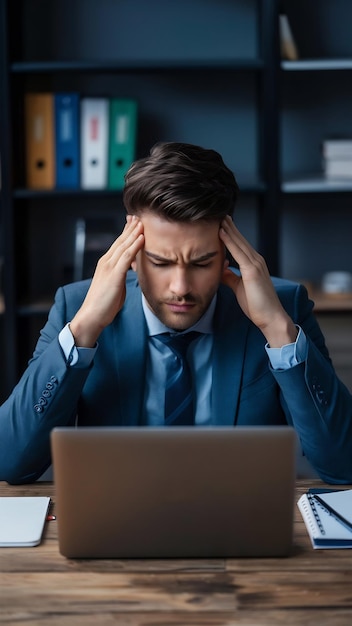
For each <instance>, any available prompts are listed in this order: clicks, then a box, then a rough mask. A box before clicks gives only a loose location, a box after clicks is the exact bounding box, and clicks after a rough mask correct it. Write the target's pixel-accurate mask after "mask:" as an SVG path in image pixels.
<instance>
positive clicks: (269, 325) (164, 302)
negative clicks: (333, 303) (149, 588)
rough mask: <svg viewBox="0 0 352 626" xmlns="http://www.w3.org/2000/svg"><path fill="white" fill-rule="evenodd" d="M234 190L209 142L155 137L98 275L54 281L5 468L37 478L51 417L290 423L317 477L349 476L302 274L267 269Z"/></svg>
mask: <svg viewBox="0 0 352 626" xmlns="http://www.w3.org/2000/svg"><path fill="white" fill-rule="evenodd" d="M237 194H238V187H237V183H236V180H235V177H234V175H233V173H232V172H231V171H230V170H229V169H228V168H227V166H226V165H225V164H224V162H223V160H222V158H221V156H220V155H219V154H218V153H217V152H215V151H213V150H206V149H203V148H200V147H197V146H193V145H190V144H183V143H164V144H157V145H156V146H154V148H153V149H152V150H151V153H150V155H149V156H148V157H147V158H145V159H141V160H138V161H136V162H135V163H134V164H133V165H132V166H131V168H130V169H129V171H128V173H127V175H126V184H125V189H124V203H125V207H126V211H127V218H126V224H125V227H124V230H123V232H122V233H121V234H120V236H119V237H117V239H116V240H115V242H114V243H113V244H112V246H111V248H110V249H109V250H108V251H107V252H106V253H105V254H104V255H103V256H102V257H101V258H100V260H99V261H98V263H97V267H96V270H95V273H94V276H93V278H92V280H87V281H81V282H77V283H73V284H70V285H66V286H64V287H62V288H59V289H58V291H57V294H56V298H55V303H54V305H53V307H52V309H51V311H50V314H49V317H48V321H47V323H46V325H45V326H44V328H43V330H42V332H41V335H40V338H39V340H38V343H37V346H36V348H35V351H34V354H33V357H32V359H31V360H30V362H29V364H28V367H27V370H26V371H25V372H24V374H23V376H22V378H21V380H20V381H19V383H18V384H17V386H16V387H15V389H14V390H13V392H12V394H11V395H10V397H9V398H8V399H7V400H6V401H5V403H4V404H3V405H2V406H1V407H0V479H1V480H6V481H8V482H13V483H18V482H19V483H20V482H31V481H34V480H36V479H37V478H38V477H39V476H40V475H41V474H42V473H43V472H44V471H45V469H46V468H47V467H48V466H49V465H50V462H51V460H50V445H49V437H50V431H51V430H52V428H53V427H55V426H68V425H72V426H78V427H79V426H86V425H88V426H91V425H109V426H111V425H123V426H136V425H147V426H151V427H152V426H160V425H165V427H177V425H178V424H189V425H194V426H195V427H197V426H216V425H226V426H229V425H233V426H235V427H236V426H237V425H271V424H273V425H278V424H291V425H293V426H294V428H295V429H296V432H297V434H298V436H299V439H300V441H301V446H302V449H303V452H304V454H305V455H306V457H307V459H308V460H309V462H310V464H311V465H312V467H313V468H314V469H315V471H316V472H317V473H318V474H319V475H320V476H321V477H322V478H323V479H324V480H326V481H328V482H331V483H351V482H352V419H351V413H352V411H351V395H350V393H349V392H348V390H347V389H346V387H345V386H344V385H343V384H342V383H341V382H340V381H339V379H338V378H337V376H336V373H335V371H334V369H333V366H332V363H331V361H330V358H329V355H328V351H327V348H326V346H325V342H324V337H323V335H322V332H321V330H320V328H319V326H318V324H317V321H316V319H315V317H314V315H313V313H312V307H313V303H312V302H311V301H310V300H309V299H308V297H307V292H306V290H305V288H304V287H303V286H301V285H298V284H296V283H293V282H290V281H286V280H283V279H275V278H273V279H272V278H271V277H270V275H269V272H268V269H267V266H266V264H265V261H264V259H263V258H262V256H261V255H259V254H258V253H257V252H256V251H255V250H254V249H253V248H252V246H251V245H250V244H249V243H248V242H247V241H246V239H245V238H244V237H243V236H242V235H241V233H240V232H239V231H238V229H237V228H236V226H235V224H234V222H233V221H232V217H231V216H232V215H233V209H234V206H235V203H236V199H237ZM226 251H228V252H229V253H230V255H231V257H232V258H233V259H234V260H235V261H236V264H237V266H238V267H237V269H234V268H230V267H229V263H228V260H227V254H226ZM194 331H196V332H194ZM165 338H167V339H165ZM171 339H172V340H174V344H178V346H179V347H178V348H174V347H172V344H171V343H169V341H170V340H171ZM187 339H191V341H190V342H189V344H188V347H187V349H185V350H184V354H183V355H182V354H181V348H180V345H181V344H185V342H186V340H187ZM185 355H186V356H185ZM186 370H187V372H186ZM180 372H181V373H180ZM186 373H187V376H188V384H189V379H190V377H191V391H187V393H186V394H185V395H184V397H183V396H182V393H183V391H182V392H181V390H180V389H177V393H176V394H175V393H172V392H174V391H175V389H174V386H175V384H176V388H177V384H178V383H179V382H180V381H179V376H183V375H184V374H186ZM187 376H186V378H187ZM170 381H171V382H170ZM175 395H176V398H178V400H179V405H178V406H174V405H173V403H175ZM171 396H172V398H171Z"/></svg>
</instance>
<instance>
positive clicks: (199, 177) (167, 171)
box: [123, 142, 238, 222]
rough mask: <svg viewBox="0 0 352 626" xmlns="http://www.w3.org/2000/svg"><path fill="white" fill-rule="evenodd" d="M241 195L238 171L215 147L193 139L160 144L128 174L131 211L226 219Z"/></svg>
mask: <svg viewBox="0 0 352 626" xmlns="http://www.w3.org/2000/svg"><path fill="white" fill-rule="evenodd" d="M237 196H238V185H237V182H236V179H235V176H234V174H233V173H232V172H231V170H229V168H228V167H227V166H226V165H225V163H224V161H223V160H222V157H221V156H220V154H219V153H218V152H216V151H215V150H206V149H204V148H200V147H199V146H194V145H192V144H187V143H175V142H170V143H158V144H156V145H155V146H154V147H153V148H152V149H151V151H150V155H149V156H148V157H146V158H144V159H139V160H138V161H135V162H134V163H133V164H132V165H131V167H130V169H129V170H128V172H127V174H126V176H125V188H124V192H123V199H124V204H125V207H126V210H127V213H130V214H135V215H140V214H141V213H143V211H146V210H147V211H152V212H153V213H156V214H158V215H160V216H161V217H163V218H165V219H169V220H172V221H180V222H185V221H191V222H194V221H196V220H206V221H221V220H222V219H223V218H224V217H225V216H226V215H232V212H233V209H234V206H235V203H236V200H237Z"/></svg>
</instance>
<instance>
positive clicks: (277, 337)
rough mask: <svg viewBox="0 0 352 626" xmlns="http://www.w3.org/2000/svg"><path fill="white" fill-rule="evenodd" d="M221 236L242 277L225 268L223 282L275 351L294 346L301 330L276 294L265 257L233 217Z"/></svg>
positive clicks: (223, 228)
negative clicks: (292, 344)
mask: <svg viewBox="0 0 352 626" xmlns="http://www.w3.org/2000/svg"><path fill="white" fill-rule="evenodd" d="M219 236H220V239H221V240H222V241H223V242H224V244H225V246H226V248H227V249H228V250H229V252H230V254H231V255H232V257H233V258H234V259H235V261H237V263H238V266H239V269H240V272H241V276H236V274H234V273H233V272H232V271H231V270H229V269H225V270H224V273H223V278H222V282H223V283H225V284H226V285H227V286H228V287H230V288H231V289H232V290H233V292H234V293H235V295H236V298H237V300H238V303H239V305H240V306H241V308H242V310H243V312H244V313H245V314H246V315H247V317H249V319H250V320H251V321H252V322H253V324H255V325H256V326H258V328H260V330H261V331H262V333H263V335H264V336H265V338H266V340H267V342H268V343H269V345H270V347H271V348H280V347H281V346H283V345H285V344H288V343H293V342H294V341H295V340H296V337H297V328H296V326H295V325H294V323H293V321H292V319H291V318H290V317H289V316H288V314H287V313H286V311H285V309H284V308H283V306H282V304H281V302H280V300H279V298H278V296H277V294H276V291H275V289H274V286H273V284H272V281H271V278H270V274H269V271H268V268H267V265H266V263H265V260H264V259H263V257H262V256H261V255H260V254H259V253H258V252H257V251H256V250H254V248H252V246H251V245H250V244H249V243H248V241H247V240H246V239H245V238H244V237H243V235H241V233H240V232H239V230H238V229H237V228H236V226H235V225H234V223H233V221H232V219H231V218H230V217H229V216H228V217H226V218H225V219H224V220H223V222H222V224H221V228H220V232H219Z"/></svg>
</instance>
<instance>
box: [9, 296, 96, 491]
mask: <svg viewBox="0 0 352 626" xmlns="http://www.w3.org/2000/svg"><path fill="white" fill-rule="evenodd" d="M76 289H77V287H76ZM65 294H66V292H65V289H64V288H60V289H59V290H58V291H57V294H56V297H55V303H54V305H53V307H52V309H51V311H50V313H49V317H48V320H47V323H46V325H45V326H44V328H43V329H42V331H41V334H40V338H39V340H38V342H37V345H36V347H35V350H34V353H33V356H32V358H31V360H30V361H29V364H28V367H27V369H26V371H25V372H24V374H23V376H22V377H21V379H20V381H19V382H18V384H17V385H16V387H15V388H14V389H13V391H12V393H11V395H10V396H9V398H8V399H7V400H6V401H5V402H4V404H3V405H2V406H1V407H0V480H5V481H7V482H10V483H25V482H33V481H35V480H36V479H37V478H39V476H41V474H42V473H43V472H44V471H45V470H46V469H47V467H48V466H49V465H50V463H51V458H50V431H51V430H52V428H54V427H55V426H68V425H71V424H74V422H75V416H76V410H77V403H78V399H79V396H80V394H81V391H82V388H83V386H84V384H85V381H86V379H87V376H88V374H89V371H90V369H89V368H88V367H87V368H83V369H82V368H75V367H70V366H69V363H68V362H67V361H66V359H65V356H64V354H63V351H62V349H61V347H60V344H59V340H58V334H59V332H60V331H61V329H62V328H63V327H64V326H65V324H66V323H67V321H70V320H69V319H67V316H69V317H71V315H70V312H68V311H67V303H66V295H65ZM77 308H78V307H77ZM71 313H72V314H73V312H71ZM71 319H72V317H71Z"/></svg>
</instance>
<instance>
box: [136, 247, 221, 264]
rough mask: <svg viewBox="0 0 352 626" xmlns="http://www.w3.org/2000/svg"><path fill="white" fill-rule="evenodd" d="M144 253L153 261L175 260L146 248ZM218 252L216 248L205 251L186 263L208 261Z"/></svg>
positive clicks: (171, 261)
mask: <svg viewBox="0 0 352 626" xmlns="http://www.w3.org/2000/svg"><path fill="white" fill-rule="evenodd" d="M144 253H145V255H146V256H147V257H149V258H151V259H154V260H155V261H161V262H163V263H174V262H175V261H173V260H172V259H168V258H166V257H162V256H160V255H159V254H154V253H153V252H148V250H144ZM218 254H219V252H218V250H216V251H215V252H207V253H206V254H202V256H199V257H197V258H195V259H191V260H190V261H189V263H188V265H190V264H191V263H203V262H204V261H208V260H209V259H212V258H213V257H215V256H217V255H218Z"/></svg>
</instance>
